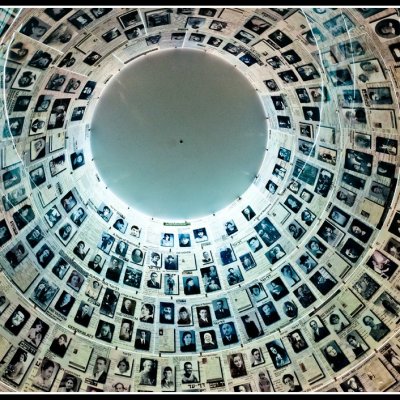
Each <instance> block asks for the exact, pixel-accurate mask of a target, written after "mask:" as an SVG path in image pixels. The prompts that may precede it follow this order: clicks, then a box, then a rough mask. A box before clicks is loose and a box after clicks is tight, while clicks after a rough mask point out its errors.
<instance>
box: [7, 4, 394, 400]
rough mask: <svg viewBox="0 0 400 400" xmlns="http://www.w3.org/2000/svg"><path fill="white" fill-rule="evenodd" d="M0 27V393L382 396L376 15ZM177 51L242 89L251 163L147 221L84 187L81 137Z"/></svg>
mask: <svg viewBox="0 0 400 400" xmlns="http://www.w3.org/2000/svg"><path fill="white" fill-rule="evenodd" d="M1 13H2V17H1V18H2V25H1V36H0V40H1V51H2V58H1V61H0V62H1V88H2V101H1V124H2V126H0V131H1V134H2V140H1V146H0V151H1V153H0V157H1V158H0V161H1V166H0V168H1V172H0V180H1V182H0V185H1V192H2V201H1V203H0V211H1V219H0V246H1V250H0V265H1V268H0V388H1V390H2V391H16V392H40V391H42V392H49V391H54V392H68V391H72V392H78V391H79V392H119V391H123V392H174V391H176V392H241V391H247V392H287V391H289V392H294V391H295V392H300V391H303V392H318V391H321V392H328V391H329V392H350V391H366V392H385V391H399V387H400V384H399V379H400V359H399V357H400V341H399V338H398V337H399V335H398V333H399V332H398V322H399V318H400V301H399V300H398V299H399V290H400V284H399V271H400V270H399V268H398V266H399V262H400V211H399V206H398V195H399V190H398V185H397V179H398V163H399V159H398V134H399V130H398V119H399V110H398V93H397V91H398V79H399V72H398V67H399V61H400V21H399V18H398V16H397V10H396V9H394V8H348V9H342V8H337V9H335V8H302V9H299V8H240V9H239V8H138V9H127V8H87V9H86V8H85V9H78V8H47V9H40V8H35V9H29V8H24V9H2V10H1ZM181 48H183V49H193V50H196V51H199V52H206V53H208V54H210V55H212V56H214V57H222V58H223V59H224V60H226V61H227V62H229V63H230V64H231V65H232V66H233V68H237V69H238V71H240V72H241V73H242V74H243V75H244V76H245V77H246V78H247V79H248V81H249V84H250V85H252V86H253V87H254V90H255V91H256V92H257V95H258V96H259V99H260V100H261V103H262V106H263V111H264V113H265V115H266V118H267V119H266V123H265V124H263V125H262V126H263V131H262V132H258V134H259V135H262V136H261V138H262V140H260V141H259V142H260V143H262V144H263V145H265V149H264V150H263V154H264V156H263V160H262V163H261V166H260V169H259V171H258V172H257V173H256V174H255V176H252V177H250V178H249V183H248V187H247V189H246V190H245V191H244V192H243V193H238V195H237V198H236V199H235V200H234V201H233V202H232V203H231V204H229V205H228V206H227V207H225V208H223V209H220V210H215V211H212V212H211V211H210V213H209V214H208V215H206V216H204V217H201V218H199V217H198V216H194V217H193V216H192V217H191V218H190V217H188V218H183V219H182V220H179V219H171V220H167V219H162V218H160V217H158V216H157V215H146V214H144V213H143V212H141V211H140V208H139V207H138V209H136V208H135V204H127V203H125V202H124V201H123V200H122V199H121V198H119V197H118V196H117V195H116V194H115V193H113V192H112V190H111V188H109V187H108V186H107V185H106V183H105V182H104V181H103V179H102V177H101V174H100V173H99V171H98V170H97V167H96V159H95V157H94V155H93V154H92V150H91V148H92V147H91V140H92V139H93V136H94V135H95V132H94V131H95V130H92V126H93V127H94V126H95V123H96V122H95V121H93V115H94V113H95V109H96V105H97V103H98V102H99V99H101V96H102V93H103V91H104V90H106V89H107V85H108V84H111V83H112V82H114V79H118V73H119V72H120V71H121V70H122V69H124V68H125V67H126V66H128V67H129V63H131V62H133V61H134V60H136V59H137V58H138V57H146V55H148V54H151V53H156V52H157V51H160V50H166V49H181ZM149 57H150V56H149ZM149 59H150V58H149ZM121 74H122V72H121ZM233 84H234V83H233ZM104 93H105V92H104ZM174 93H179V88H176V90H175V89H174ZM156 100H157V99H156V98H155V101H156ZM188 101H189V102H190V98H189V99H188ZM200 113H201V111H200ZM197 118H198V115H197ZM220 118H221V121H223V120H224V119H226V118H227V116H226V115H224V114H223V113H222V115H221V116H220ZM203 119H207V115H204V116H203ZM110 134H112V132H110ZM248 134H249V132H246V130H245V129H244V131H243V135H244V136H246V135H248ZM201 153H202V154H201V155H200V154H199V157H200V156H201V157H203V156H204V152H203V151H202V152H201ZM237 157H240V155H238V156H237ZM182 159H184V155H182ZM185 161H187V160H185ZM132 165H133V167H132V166H130V167H129V168H126V169H127V170H126V171H124V170H122V171H121V173H122V174H125V173H126V174H129V173H130V171H128V169H131V168H137V169H138V170H139V171H140V168H141V167H142V166H141V165H140V163H138V165H135V164H132ZM216 174H217V171H216ZM179 178H180V177H179V174H177V175H176V177H175V178H174V176H171V177H170V179H171V182H173V181H174V179H176V181H178V180H179ZM190 186H191V187H192V186H194V187H195V181H193V182H190ZM131 189H132V190H135V187H134V186H132V188H131ZM199 190H201V188H199ZM207 190H211V192H212V190H215V191H216V192H218V190H219V189H218V187H215V188H211V189H210V188H208V189H207ZM177 196H178V197H177V198H179V193H177ZM162 201H163V199H162V197H160V202H162ZM205 201H207V200H205ZM160 204H161V203H160Z"/></svg>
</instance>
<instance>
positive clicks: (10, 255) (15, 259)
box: [5, 241, 28, 268]
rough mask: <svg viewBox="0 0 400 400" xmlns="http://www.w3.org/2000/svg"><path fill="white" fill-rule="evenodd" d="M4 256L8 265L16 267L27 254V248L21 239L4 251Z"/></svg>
mask: <svg viewBox="0 0 400 400" xmlns="http://www.w3.org/2000/svg"><path fill="white" fill-rule="evenodd" d="M5 256H6V259H7V261H8V262H9V263H10V266H11V267H12V268H16V267H17V266H18V265H19V264H20V263H21V261H22V260H24V259H25V258H26V257H27V256H28V249H27V248H26V247H25V246H24V244H23V243H22V241H19V242H17V243H16V244H15V245H14V246H13V247H11V248H10V249H9V250H8V251H7V252H6V253H5Z"/></svg>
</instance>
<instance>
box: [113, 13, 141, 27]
mask: <svg viewBox="0 0 400 400" xmlns="http://www.w3.org/2000/svg"><path fill="white" fill-rule="evenodd" d="M117 19H118V21H119V23H120V24H121V27H122V29H127V28H130V27H131V26H133V25H135V24H137V23H138V22H141V19H140V15H139V12H138V10H131V11H128V12H126V13H124V14H121V15H119V16H118V17H117Z"/></svg>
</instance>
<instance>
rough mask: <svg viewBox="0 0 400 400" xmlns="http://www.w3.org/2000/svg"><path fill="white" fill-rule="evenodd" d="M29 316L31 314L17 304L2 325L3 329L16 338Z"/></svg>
mask: <svg viewBox="0 0 400 400" xmlns="http://www.w3.org/2000/svg"><path fill="white" fill-rule="evenodd" d="M30 316H31V314H30V313H29V311H28V310H26V309H25V308H24V307H22V306H21V305H20V304H19V305H17V307H16V308H15V310H14V311H13V312H12V314H11V315H10V317H9V318H8V319H7V321H6V322H5V323H4V327H5V328H6V329H7V330H8V331H9V332H11V333H12V334H13V335H14V336H18V335H19V333H20V332H21V330H22V329H23V327H24V326H25V325H26V323H27V322H28V320H29V318H30Z"/></svg>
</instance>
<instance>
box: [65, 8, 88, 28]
mask: <svg viewBox="0 0 400 400" xmlns="http://www.w3.org/2000/svg"><path fill="white" fill-rule="evenodd" d="M68 21H69V22H70V23H71V24H72V25H74V26H75V28H77V29H79V30H80V29H83V28H85V27H86V26H87V25H89V24H90V23H91V22H93V18H91V17H90V16H89V14H87V13H85V12H84V11H83V10H79V11H77V12H76V13H75V14H73V15H72V16H71V17H69V18H68Z"/></svg>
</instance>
